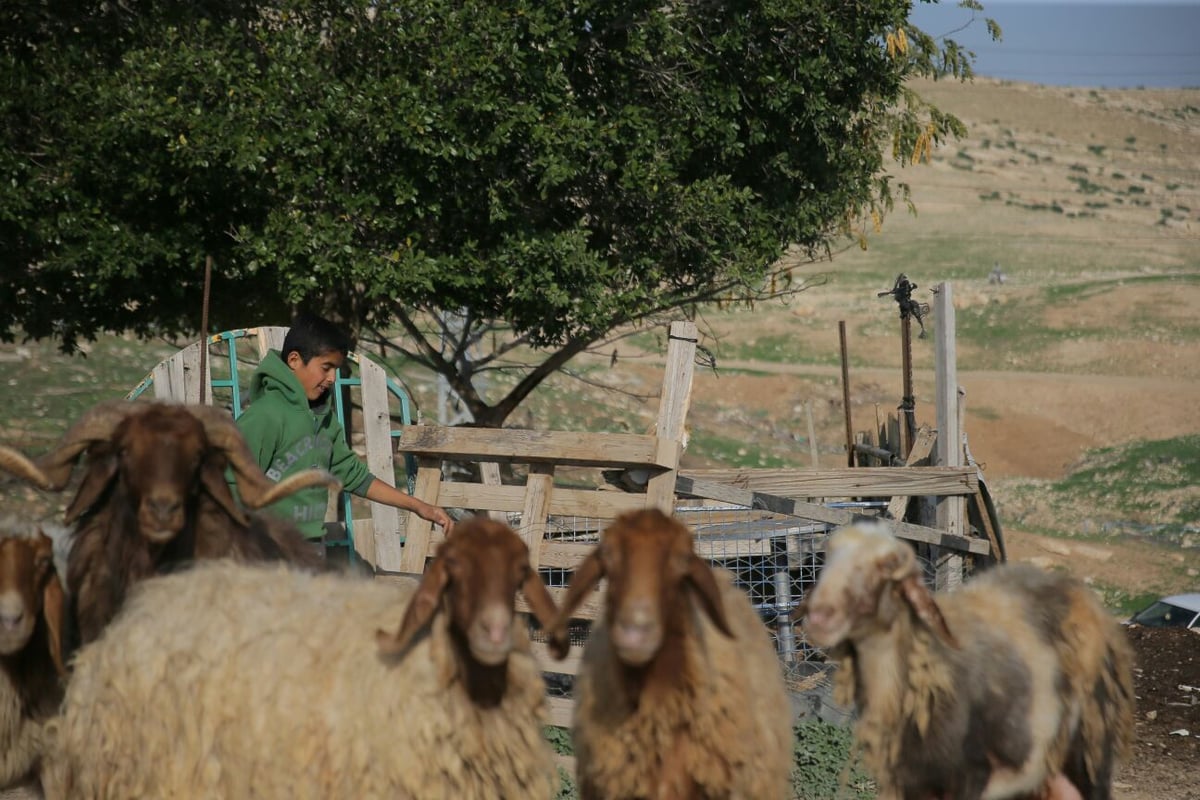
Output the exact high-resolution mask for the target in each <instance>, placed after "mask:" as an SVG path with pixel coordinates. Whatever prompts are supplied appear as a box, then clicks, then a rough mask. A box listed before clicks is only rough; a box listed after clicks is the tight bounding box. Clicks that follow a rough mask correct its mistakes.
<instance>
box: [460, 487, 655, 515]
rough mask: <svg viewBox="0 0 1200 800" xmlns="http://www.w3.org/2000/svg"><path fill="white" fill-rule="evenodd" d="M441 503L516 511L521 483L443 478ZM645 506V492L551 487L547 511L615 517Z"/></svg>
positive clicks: (521, 495) (521, 498)
mask: <svg viewBox="0 0 1200 800" xmlns="http://www.w3.org/2000/svg"><path fill="white" fill-rule="evenodd" d="M439 497H440V500H441V505H442V506H445V507H448V508H471V509H476V510H478V511H488V512H508V513H514V514H515V513H516V512H519V511H521V510H522V509H523V508H524V507H525V487H524V486H491V485H487V484H481V483H460V482H457V481H443V482H442V486H441V491H440V493H439ZM645 507H646V495H644V494H629V493H626V492H619V491H612V492H608V491H603V492H597V491H594V490H590V489H564V488H562V487H561V486H556V487H554V492H553V494H551V496H550V513H551V514H554V515H558V516H563V517H590V518H592V519H601V520H604V519H615V518H616V517H617V516H618V515H620V514H622V513H624V512H626V511H635V510H637V509H639V508H645Z"/></svg>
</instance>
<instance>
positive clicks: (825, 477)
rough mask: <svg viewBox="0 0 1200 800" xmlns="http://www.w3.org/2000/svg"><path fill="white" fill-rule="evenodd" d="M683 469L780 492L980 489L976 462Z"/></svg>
mask: <svg viewBox="0 0 1200 800" xmlns="http://www.w3.org/2000/svg"><path fill="white" fill-rule="evenodd" d="M930 436H932V432H931V433H930ZM679 474H680V475H682V476H685V477H688V478H695V479H697V480H701V481H712V482H714V483H727V484H730V485H731V486H738V487H740V488H743V489H750V490H752V491H760V492H766V493H768V494H777V495H780V496H781V497H891V496H893V495H897V494H904V495H922V494H932V495H972V494H974V493H975V492H976V491H977V490H978V489H979V472H978V470H976V469H974V468H972V467H855V468H852V469H851V468H847V467H841V468H838V469H822V470H804V469H681V470H679Z"/></svg>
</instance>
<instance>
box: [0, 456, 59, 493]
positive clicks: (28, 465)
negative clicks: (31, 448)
mask: <svg viewBox="0 0 1200 800" xmlns="http://www.w3.org/2000/svg"><path fill="white" fill-rule="evenodd" d="M0 469H2V470H4V471H5V472H11V473H12V474H13V475H16V476H17V477H18V478H24V479H25V480H27V481H29V482H30V483H32V484H33V485H34V486H36V487H38V488H39V489H49V488H50V478H49V477H48V476H47V475H46V473H44V472H42V471H41V470H40V469H38V466H37V464H34V463H33V462H32V461H30V460H29V458H28V457H27V456H26V455H25V454H24V453H21V452H19V451H17V450H13V449H12V448H11V447H5V446H4V445H0Z"/></svg>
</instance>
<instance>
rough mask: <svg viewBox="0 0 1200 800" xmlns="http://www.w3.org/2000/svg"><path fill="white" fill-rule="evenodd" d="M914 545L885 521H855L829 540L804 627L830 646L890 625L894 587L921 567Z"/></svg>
mask: <svg viewBox="0 0 1200 800" xmlns="http://www.w3.org/2000/svg"><path fill="white" fill-rule="evenodd" d="M916 566H917V565H916V558H915V557H914V555H913V552H912V549H911V548H909V547H908V546H907V545H906V544H905V543H903V542H901V541H899V540H897V539H896V538H895V537H893V536H892V535H891V534H890V533H889V532H888V531H887V530H886V529H884V528H882V527H880V526H870V525H856V526H850V527H847V528H842V529H841V530H839V531H837V532H836V533H834V535H833V536H831V537H830V539H829V544H828V548H827V553H826V561H825V568H824V569H823V570H822V571H821V577H820V579H819V580H818V581H817V585H816V586H815V587H814V588H813V589H812V591H811V592H810V593H809V595H808V597H807V599H806V605H807V614H806V616H805V623H804V631H805V634H806V635H807V636H808V640H809V641H810V642H812V643H813V644H815V645H816V646H818V647H823V648H830V647H834V646H836V645H839V644H841V643H843V642H845V641H850V640H854V639H856V638H858V637H860V636H862V635H864V634H865V633H867V632H869V631H872V630H877V629H883V628H887V627H889V626H890V623H891V618H892V616H893V615H894V607H895V606H896V604H897V600H896V598H894V597H892V596H891V594H892V593H891V592H890V590H889V587H892V586H895V585H896V584H897V582H898V581H900V580H903V579H904V578H906V577H908V576H909V575H912V574H914V572H915V570H916Z"/></svg>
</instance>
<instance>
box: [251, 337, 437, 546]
mask: <svg viewBox="0 0 1200 800" xmlns="http://www.w3.org/2000/svg"><path fill="white" fill-rule="evenodd" d="M349 352H350V339H349V337H348V336H347V335H346V334H345V333H344V332H343V331H342V330H341V329H340V328H338V327H337V326H336V325H334V324H333V323H332V322H330V321H329V320H326V319H323V318H321V317H317V316H312V315H300V316H298V317H296V319H295V320H294V321H293V322H292V327H291V328H290V329H289V330H288V332H287V336H285V337H284V340H283V347H282V348H281V349H280V350H279V351H275V350H271V351H270V352H268V353H267V355H266V356H265V357H264V358H263V360H262V363H260V364H259V366H258V369H257V370H255V372H254V376H253V377H252V378H251V380H250V406H249V407H248V408H247V409H246V411H245V413H243V414H242V416H241V417H239V418H238V427H239V428H241V431H242V434H243V435H244V436H245V438H246V442H247V444H249V446H250V452H252V453H254V455H255V457H256V458H257V460H258V464H259V466H260V467H262V469H263V471H264V472H266V473H267V476H268V477H270V478H271V479H272V480H276V481H278V480H280V479H282V478H285V477H287V476H289V475H293V474H295V473H297V472H299V471H301V470H305V469H313V468H321V469H326V470H329V471H330V472H331V473H333V475H334V476H336V477H337V478H338V480H340V481H341V482H342V486H343V487H344V488H345V489H346V490H347V491H349V492H351V493H353V494H356V495H358V496H359V497H365V498H367V499H368V500H371V501H374V502H376V503H383V504H385V505H389V506H395V507H396V508H399V509H403V510H405V511H411V512H413V513H415V514H416V515H417V516H419V517H421V518H422V519H426V520H429V521H430V522H432V523H434V524H435V525H440V526H442V528H443V529H444V530H445V532H446V533H447V534H448V533H450V529H451V527H452V526H453V521H452V520H451V519H450V515H449V514H447V513H446V511H445V510H444V509H442V508H439V507H438V506H434V505H431V504H429V503H426V502H424V501H423V500H420V499H418V498H416V497H413V496H412V495H410V494H408V493H406V492H403V491H401V490H400V489H397V488H396V487H394V486H390V485H389V484H387V483H385V482H383V481H381V480H380V479H379V478H377V477H375V476H374V475H373V474H371V471H370V470H369V469H368V468H367V465H366V464H365V463H363V461H362V460H361V459H360V458H359V457H358V456H357V455H355V453H354V451H353V450H351V449H350V445H349V444H348V443H347V441H346V432H345V430H344V429H343V428H342V424H341V422H340V421H339V420H338V417H337V414H336V412H335V411H334V408H333V402H332V400H333V398H332V395H331V393H330V391H329V390H330V388H331V387H332V386H333V385H334V381H335V380H336V379H337V376H338V371H339V370H340V369H341V367H342V364H343V363H344V362H345V360H346V355H347V354H348V353H349ZM328 498H329V492H328V490H326V489H324V488H322V487H314V488H312V489H308V490H305V491H302V492H297V493H296V494H294V495H292V496H291V497H288V498H285V499H283V500H280V501H279V502H278V503H275V504H273V505H271V506H270V507H269V509H268V510H269V511H271V512H272V513H275V514H278V515H280V516H283V517H285V518H287V519H290V520H291V521H292V522H293V523H295V524H296V526H297V527H299V528H300V530H301V532H302V533H303V534H304V536H305V537H306V538H308V539H311V540H312V541H314V542H319V541H320V540H321V539H322V538H323V536H324V532H325V509H326V507H327V505H328Z"/></svg>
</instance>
